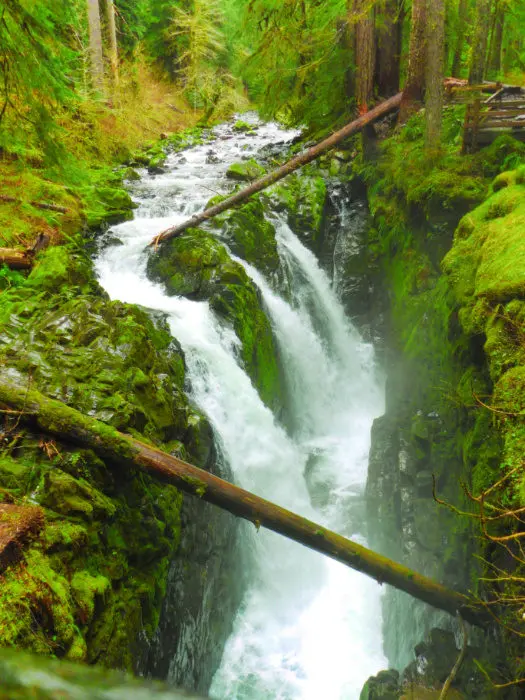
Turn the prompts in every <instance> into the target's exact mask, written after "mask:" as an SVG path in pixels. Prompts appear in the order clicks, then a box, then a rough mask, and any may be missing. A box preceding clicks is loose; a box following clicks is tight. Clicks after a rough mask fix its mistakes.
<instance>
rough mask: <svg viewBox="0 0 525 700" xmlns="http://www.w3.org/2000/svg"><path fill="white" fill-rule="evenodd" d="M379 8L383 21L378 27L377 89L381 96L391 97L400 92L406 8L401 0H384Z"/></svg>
mask: <svg viewBox="0 0 525 700" xmlns="http://www.w3.org/2000/svg"><path fill="white" fill-rule="evenodd" d="M378 10H379V12H381V14H382V16H383V22H382V24H381V26H380V27H378V29H377V61H376V76H377V77H376V81H377V90H378V92H379V94H380V95H381V97H390V96H391V95H395V94H396V93H397V92H399V68H400V62H401V41H402V30H403V16H404V9H403V6H402V5H401V4H400V3H399V0H383V2H382V3H380V5H379V7H378Z"/></svg>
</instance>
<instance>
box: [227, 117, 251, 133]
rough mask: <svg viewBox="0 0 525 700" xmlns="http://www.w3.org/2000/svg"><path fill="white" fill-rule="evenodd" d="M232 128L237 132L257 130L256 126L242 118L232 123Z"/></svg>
mask: <svg viewBox="0 0 525 700" xmlns="http://www.w3.org/2000/svg"><path fill="white" fill-rule="evenodd" d="M232 128H233V130H234V131H236V132H237V133H238V134H255V133H256V132H257V127H256V126H254V125H253V124H250V123H249V122H245V121H243V120H242V119H238V120H237V121H236V122H235V124H234V125H233V127H232Z"/></svg>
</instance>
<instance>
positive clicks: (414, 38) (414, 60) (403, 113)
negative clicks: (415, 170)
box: [399, 0, 427, 124]
mask: <svg viewBox="0 0 525 700" xmlns="http://www.w3.org/2000/svg"><path fill="white" fill-rule="evenodd" d="M426 4H427V0H413V1H412V26H411V29H410V48H409V56H408V72H407V80H406V85H405V89H404V90H403V100H402V102H401V108H400V110H399V122H400V123H401V124H404V123H405V122H406V121H407V119H408V118H409V117H410V115H411V114H413V113H414V112H417V110H418V109H419V108H420V107H421V106H422V105H423V96H424V92H425V66H426V57H427V31H426V25H427V11H426Z"/></svg>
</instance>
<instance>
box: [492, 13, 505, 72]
mask: <svg viewBox="0 0 525 700" xmlns="http://www.w3.org/2000/svg"><path fill="white" fill-rule="evenodd" d="M504 24H505V12H504V10H503V7H502V6H501V3H498V5H497V7H496V16H495V26H494V33H493V35H492V41H491V47H490V54H489V70H488V72H489V74H490V75H491V76H492V77H494V76H498V75H499V74H500V73H501V49H502V46H503V28H504Z"/></svg>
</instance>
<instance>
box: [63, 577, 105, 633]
mask: <svg viewBox="0 0 525 700" xmlns="http://www.w3.org/2000/svg"><path fill="white" fill-rule="evenodd" d="M110 587H111V582H110V580H109V579H107V578H106V577H105V576H100V575H95V576H94V575H92V574H90V573H89V572H88V571H76V572H75V574H74V575H73V578H72V579H71V591H72V594H73V598H74V600H75V603H76V605H77V608H78V613H77V614H78V616H79V617H80V619H81V620H82V622H83V624H86V623H88V622H89V621H91V620H92V619H93V614H94V612H95V600H96V598H97V596H104V594H105V593H106V591H108V589H109V588H110Z"/></svg>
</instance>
